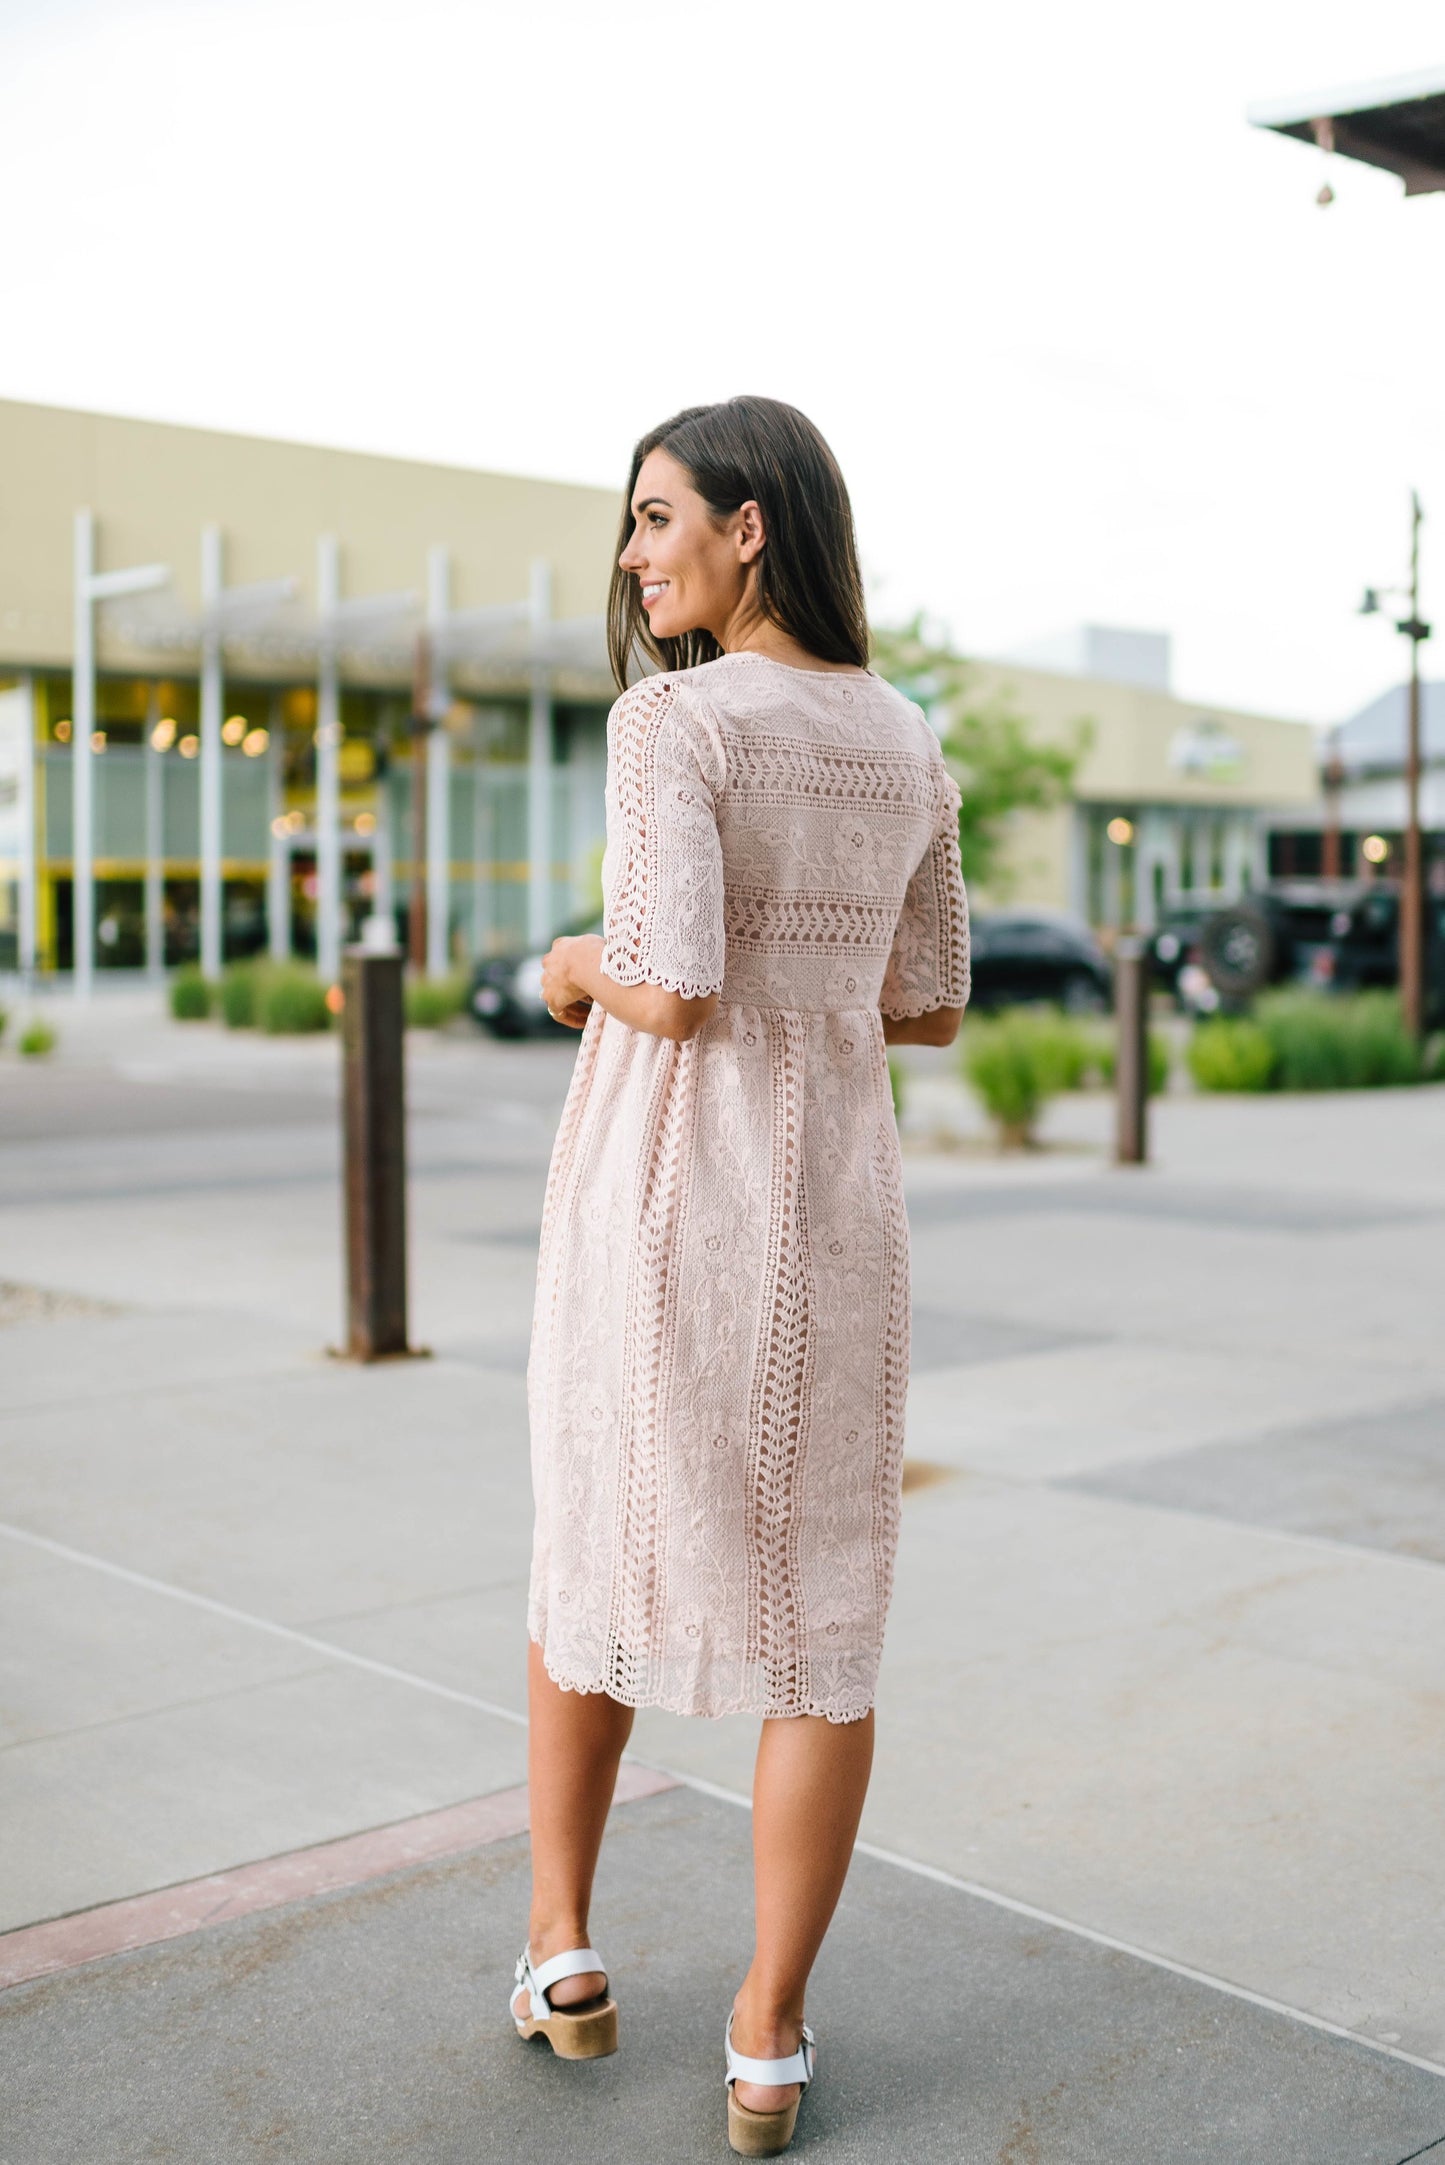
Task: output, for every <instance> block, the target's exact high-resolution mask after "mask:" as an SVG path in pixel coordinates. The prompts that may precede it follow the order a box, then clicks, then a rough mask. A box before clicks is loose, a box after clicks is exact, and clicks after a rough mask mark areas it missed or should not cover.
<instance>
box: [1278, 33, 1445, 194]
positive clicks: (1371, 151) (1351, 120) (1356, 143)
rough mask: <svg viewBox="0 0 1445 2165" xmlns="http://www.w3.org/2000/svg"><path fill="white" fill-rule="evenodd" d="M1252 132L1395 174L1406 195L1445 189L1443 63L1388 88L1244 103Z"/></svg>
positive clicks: (1399, 78) (1379, 86) (1358, 88)
mask: <svg viewBox="0 0 1445 2165" xmlns="http://www.w3.org/2000/svg"><path fill="white" fill-rule="evenodd" d="M1246 117H1247V118H1248V120H1249V121H1250V123H1251V125H1252V126H1254V127H1256V128H1270V129H1273V130H1274V132H1275V133H1276V134H1277V135H1292V136H1294V137H1295V138H1296V140H1297V141H1299V142H1301V143H1315V144H1317V145H1318V146H1319V148H1320V149H1321V150H1325V151H1335V152H1337V153H1338V155H1339V156H1340V157H1342V158H1355V159H1358V160H1359V161H1360V163H1362V164H1364V165H1377V166H1381V167H1383V168H1384V170H1385V171H1386V172H1387V173H1397V174H1398V175H1399V177H1400V179H1401V180H1402V181H1403V182H1404V183H1405V193H1406V195H1432V194H1434V193H1435V192H1437V191H1438V190H1441V189H1445V65H1441V66H1439V67H1434V68H1422V69H1419V70H1417V71H1416V72H1415V73H1414V74H1413V75H1400V76H1396V77H1394V78H1393V79H1392V80H1390V81H1388V82H1379V83H1357V84H1355V86H1354V87H1353V88H1352V89H1345V90H1321V91H1317V92H1316V93H1315V94H1314V95H1313V96H1312V97H1308V98H1278V99H1270V100H1268V101H1266V102H1265V103H1263V104H1257V105H1251V106H1250V107H1249V108H1248V112H1247V116H1246Z"/></svg>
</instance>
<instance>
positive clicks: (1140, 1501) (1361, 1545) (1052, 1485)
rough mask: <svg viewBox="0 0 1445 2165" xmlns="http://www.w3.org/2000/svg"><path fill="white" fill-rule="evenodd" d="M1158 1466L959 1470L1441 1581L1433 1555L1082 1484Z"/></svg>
mask: <svg viewBox="0 0 1445 2165" xmlns="http://www.w3.org/2000/svg"><path fill="white" fill-rule="evenodd" d="M1427 1403H1428V1401H1427ZM1268 1433H1273V1432H1268ZM1245 1440H1246V1441H1248V1442H1250V1443H1255V1442H1261V1443H1262V1442H1265V1441H1266V1440H1268V1434H1266V1435H1261V1436H1259V1437H1253V1436H1251V1437H1248V1438H1246V1439H1245ZM1187 1448H1188V1449H1189V1450H1194V1449H1195V1448H1197V1447H1196V1446H1195V1445H1193V1444H1190V1445H1189V1446H1188V1447H1187ZM1203 1448H1205V1449H1213V1448H1215V1447H1214V1446H1213V1445H1206V1446H1203ZM1184 1455H1185V1454H1184V1452H1182V1451H1170V1452H1163V1453H1161V1454H1160V1456H1161V1457H1163V1458H1182V1457H1183V1456H1184ZM1157 1463H1158V1460H1157V1459H1110V1460H1109V1462H1108V1465H1107V1466H1100V1467H1095V1468H1091V1469H1090V1472H1089V1474H1088V1475H1079V1474H1054V1475H1052V1476H1050V1478H1049V1479H1047V1480H1043V1481H1025V1480H1024V1479H1023V1478H1022V1477H1021V1476H1020V1475H1018V1474H1007V1473H1001V1474H989V1475H985V1470H984V1468H982V1467H980V1466H964V1467H961V1468H960V1469H959V1470H960V1471H961V1472H965V1473H971V1474H973V1475H974V1476H975V1477H976V1478H978V1477H984V1478H989V1479H994V1480H997V1481H999V1482H1000V1483H1001V1484H1002V1485H1003V1486H1004V1487H1006V1488H1022V1489H1033V1490H1034V1491H1035V1492H1037V1491H1039V1490H1041V1489H1051V1490H1052V1491H1053V1492H1054V1493H1055V1494H1056V1495H1061V1496H1070V1497H1075V1496H1076V1497H1078V1498H1080V1499H1081V1501H1083V1502H1084V1503H1094V1504H1119V1505H1122V1506H1123V1508H1124V1509H1125V1510H1127V1511H1157V1512H1159V1513H1160V1514H1161V1515H1162V1516H1163V1517H1165V1518H1171V1519H1180V1518H1185V1519H1195V1520H1203V1521H1204V1523H1205V1524H1206V1525H1209V1526H1227V1527H1228V1528H1229V1529H1230V1531H1231V1533H1243V1534H1258V1535H1260V1536H1261V1537H1262V1538H1264V1539H1266V1540H1269V1541H1284V1542H1287V1543H1288V1544H1289V1545H1290V1546H1291V1547H1293V1548H1300V1549H1307V1550H1309V1552H1310V1553H1311V1554H1312V1555H1316V1556H1332V1557H1334V1558H1335V1559H1336V1560H1338V1559H1339V1558H1340V1557H1341V1556H1347V1557H1350V1558H1352V1559H1353V1560H1354V1561H1356V1562H1360V1561H1362V1560H1364V1559H1365V1558H1369V1559H1370V1560H1371V1561H1372V1562H1378V1563H1382V1564H1394V1565H1404V1566H1406V1567H1407V1568H1408V1569H1410V1570H1413V1571H1424V1572H1428V1573H1431V1574H1433V1575H1434V1576H1436V1577H1438V1576H1439V1574H1440V1571H1441V1570H1442V1568H1445V1566H1442V1565H1441V1564H1440V1562H1439V1561H1438V1559H1437V1558H1435V1557H1433V1556H1407V1555H1405V1554H1404V1553H1403V1552H1402V1551H1401V1550H1399V1549H1386V1548H1376V1547H1373V1546H1372V1545H1371V1544H1370V1543H1369V1542H1366V1541H1337V1540H1335V1539H1333V1538H1332V1537H1331V1536H1330V1535H1329V1534H1307V1533H1302V1532H1301V1531H1300V1530H1299V1529H1298V1528H1297V1527H1294V1526H1269V1525H1265V1524H1262V1523H1261V1522H1260V1520H1258V1519H1245V1518H1229V1517H1227V1516H1226V1515H1225V1513H1224V1512H1222V1511H1200V1510H1198V1509H1196V1508H1195V1506H1194V1505H1192V1504H1183V1503H1161V1502H1160V1501H1159V1499H1158V1498H1157V1497H1155V1496H1128V1495H1124V1494H1121V1493H1116V1492H1115V1491H1114V1490H1113V1489H1096V1488H1090V1487H1087V1486H1086V1485H1085V1483H1086V1481H1087V1480H1089V1479H1091V1478H1092V1476H1093V1474H1094V1473H1096V1472H1097V1473H1105V1472H1108V1471H1109V1469H1110V1468H1111V1467H1124V1468H1127V1467H1129V1466H1131V1465H1132V1466H1138V1465H1144V1466H1148V1465H1155V1464H1157Z"/></svg>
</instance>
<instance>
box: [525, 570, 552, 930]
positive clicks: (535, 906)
mask: <svg viewBox="0 0 1445 2165" xmlns="http://www.w3.org/2000/svg"><path fill="white" fill-rule="evenodd" d="M529 607H530V616H531V633H532V697H531V707H530V712H529V715H528V726H527V937H528V939H529V941H530V942H531V944H532V946H533V947H545V946H546V944H547V941H548V940H549V939H550V937H551V934H552V684H551V679H550V677H549V675H548V672H547V666H546V662H545V660H544V657H543V652H542V648H543V642H544V639H545V637H546V630H547V624H548V620H549V619H550V617H551V614H552V571H551V566H550V565H549V564H548V563H547V562H546V561H545V559H543V558H540V557H539V558H538V559H537V561H536V562H535V563H534V564H533V566H532V585H531V593H530V596H529Z"/></svg>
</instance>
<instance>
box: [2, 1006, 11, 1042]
mask: <svg viewBox="0 0 1445 2165" xmlns="http://www.w3.org/2000/svg"><path fill="white" fill-rule="evenodd" d="M9 1026H10V1010H9V1008H8V1007H0V1038H3V1037H4V1035H5V1032H6V1030H7V1029H8V1028H9Z"/></svg>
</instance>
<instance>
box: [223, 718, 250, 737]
mask: <svg viewBox="0 0 1445 2165" xmlns="http://www.w3.org/2000/svg"><path fill="white" fill-rule="evenodd" d="M245 734H246V717H245V715H244V714H228V715H227V716H226V719H225V720H224V721H223V722H222V724H221V742H222V744H239V743H240V741H241V739H242V737H244V736H245Z"/></svg>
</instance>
